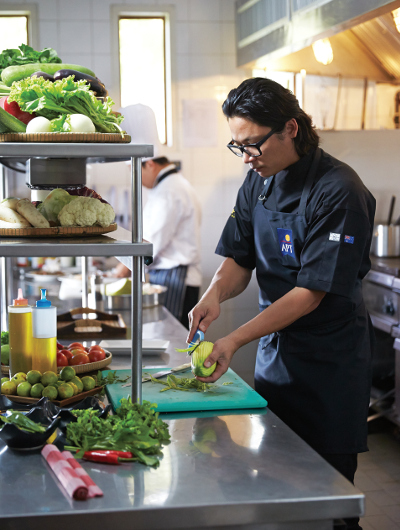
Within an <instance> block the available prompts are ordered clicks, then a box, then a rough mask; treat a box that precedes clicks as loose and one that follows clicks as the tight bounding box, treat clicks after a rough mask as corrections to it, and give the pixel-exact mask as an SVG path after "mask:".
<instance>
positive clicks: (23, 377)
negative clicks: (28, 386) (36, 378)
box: [11, 372, 26, 386]
mask: <svg viewBox="0 0 400 530" xmlns="http://www.w3.org/2000/svg"><path fill="white" fill-rule="evenodd" d="M11 380H12V381H14V383H15V384H16V386H18V385H19V384H20V383H23V382H24V381H26V374H24V372H18V373H17V374H14V375H13V377H12V378H11Z"/></svg>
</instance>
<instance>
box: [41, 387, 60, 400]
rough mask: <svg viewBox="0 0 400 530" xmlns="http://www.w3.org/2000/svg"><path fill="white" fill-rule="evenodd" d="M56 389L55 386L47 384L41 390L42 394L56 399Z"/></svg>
mask: <svg viewBox="0 0 400 530" xmlns="http://www.w3.org/2000/svg"><path fill="white" fill-rule="evenodd" d="M57 394H58V392H57V389H56V387H55V386H52V385H49V386H46V387H45V388H44V389H43V390H42V396H43V397H47V398H49V399H50V400H52V399H57Z"/></svg>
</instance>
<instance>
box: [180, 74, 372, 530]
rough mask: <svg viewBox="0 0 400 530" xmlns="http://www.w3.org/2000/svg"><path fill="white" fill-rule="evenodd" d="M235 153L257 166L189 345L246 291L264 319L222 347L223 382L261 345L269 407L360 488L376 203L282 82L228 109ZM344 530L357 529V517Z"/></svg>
mask: <svg viewBox="0 0 400 530" xmlns="http://www.w3.org/2000/svg"><path fill="white" fill-rule="evenodd" d="M222 109H223V112H224V114H225V116H226V117H227V119H228V124H229V128H230V130H231V134H232V141H231V142H230V143H229V144H228V148H229V149H230V150H231V151H232V152H233V153H234V154H236V155H237V156H239V157H242V158H243V162H244V163H245V164H249V167H250V170H249V172H248V174H247V176H246V179H245V181H244V183H243V185H242V187H241V188H240V190H239V193H238V196H237V200H236V204H235V207H234V209H233V211H232V213H231V215H230V217H229V219H228V221H227V223H226V226H225V228H224V230H223V233H222V236H221V239H220V241H219V243H218V246H217V249H216V253H217V254H220V255H222V256H224V257H225V260H224V261H223V263H222V265H221V266H220V267H219V269H218V270H217V272H216V273H215V276H214V278H213V280H212V282H211V284H210V287H209V288H208V290H207V291H206V292H205V294H204V296H203V297H202V299H201V300H200V302H199V303H198V304H197V305H196V306H195V308H194V309H193V310H192V311H191V313H190V315H189V318H190V321H191V328H190V332H189V337H188V341H190V340H191V339H192V337H193V335H194V333H195V331H196V329H197V328H199V329H200V330H202V331H203V332H205V331H206V330H207V328H208V326H209V325H210V324H211V322H212V321H213V320H215V319H216V318H218V316H219V314H220V304H221V303H222V302H224V301H225V300H227V299H229V298H232V297H234V296H237V295H238V294H240V293H241V292H242V291H243V290H244V289H245V288H246V287H247V285H248V283H249V281H250V278H251V275H252V270H253V269H255V271H256V275H257V281H258V284H259V288H260V293H259V308H260V313H259V315H257V316H256V317H255V318H253V319H252V320H250V321H249V322H247V323H245V324H244V325H242V326H241V327H239V328H238V329H236V330H234V331H232V333H230V334H229V335H227V336H226V337H223V338H221V339H219V340H217V341H216V342H215V345H214V349H213V352H212V353H211V355H210V356H209V357H208V359H207V360H206V361H205V363H204V364H205V366H210V365H211V364H212V363H214V362H217V368H216V370H215V372H214V374H213V375H212V376H210V377H208V378H198V379H200V380H202V381H205V382H214V381H216V380H217V379H218V378H219V377H220V376H221V375H222V374H223V373H225V372H226V370H227V369H228V366H229V363H230V361H231V359H232V357H233V355H234V353H235V352H236V351H237V350H238V349H239V348H240V347H241V346H243V345H244V344H247V343H249V342H250V341H253V340H255V339H260V341H259V346H258V351H257V360H256V367H255V388H256V390H257V392H259V393H260V394H261V395H262V396H263V397H264V398H265V399H266V400H267V401H268V404H269V408H270V409H271V410H272V411H273V412H274V413H276V414H277V416H279V417H280V418H281V419H282V420H283V421H284V422H285V423H286V424H287V425H289V426H290V427H291V428H292V429H293V430H294V431H295V432H296V433H297V434H299V435H300V436H301V437H302V438H303V439H304V440H305V441H306V442H307V443H308V444H309V445H310V446H312V447H313V448H314V449H315V450H316V451H318V452H319V453H320V454H321V455H322V456H323V457H324V458H325V459H326V460H327V461H328V462H330V463H331V464H332V465H333V466H334V467H335V468H336V469H338V470H339V471H340V472H341V473H342V474H343V475H344V476H346V477H347V478H348V479H349V480H350V481H351V482H353V481H354V473H355V471H356V468H357V453H359V452H363V451H367V450H368V449H367V415H368V408H369V397H370V385H371V351H372V348H373V330H372V326H371V322H370V318H369V315H368V313H367V310H366V308H365V305H364V302H363V298H362V292H361V280H362V278H363V277H364V276H365V275H366V273H367V272H368V270H369V268H370V260H369V249H370V244H371V237H372V229H373V221H374V213H375V199H374V198H373V196H372V195H371V193H370V192H369V191H368V190H367V189H366V187H365V186H364V185H363V183H362V181H361V180H360V178H359V177H358V175H357V174H356V173H355V171H354V170H353V169H351V168H350V167H349V166H348V165H346V164H344V163H343V162H341V161H339V160H337V159H335V158H333V157H332V156H330V155H329V154H328V153H325V152H324V151H323V150H322V149H320V148H319V147H318V144H319V137H318V135H317V133H316V131H315V129H314V127H313V125H312V122H311V118H310V117H309V116H308V115H307V114H305V112H304V111H303V110H302V109H301V108H300V106H299V104H298V101H297V99H296V98H295V96H294V95H293V94H292V93H291V92H290V91H289V90H287V89H285V88H283V87H282V86H281V85H279V84H278V83H275V82H274V81H271V80H269V79H264V78H252V79H248V80H246V81H244V82H243V83H242V84H241V85H240V86H239V87H237V88H236V89H233V90H231V91H230V93H229V95H228V97H227V99H226V101H225V102H224V104H223V107H222ZM347 528H348V529H350V528H351V529H352V528H360V527H359V525H358V519H351V520H350V519H349V520H348V521H347Z"/></svg>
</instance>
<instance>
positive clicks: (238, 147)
mask: <svg viewBox="0 0 400 530" xmlns="http://www.w3.org/2000/svg"><path fill="white" fill-rule="evenodd" d="M277 132H278V129H271V130H270V131H269V133H268V134H266V135H265V136H264V138H261V140H260V141H259V142H257V143H255V144H247V145H233V140H231V141H230V142H229V144H228V145H227V146H226V147H227V148H228V149H229V150H230V151H231V152H232V153H233V154H234V155H236V156H239V157H241V158H243V152H244V153H246V155H248V156H251V157H252V158H257V157H259V156H261V155H262V152H261V149H260V147H261V146H262V145H263V143H265V142H266V141H267V140H268V138H270V137H271V136H272V135H273V134H275V133H277ZM249 147H255V148H256V149H257V150H258V152H259V154H258V155H253V154H251V153H249V152H248V151H246V149H248V148H249ZM232 148H233V149H232ZM238 150H239V151H240V153H238Z"/></svg>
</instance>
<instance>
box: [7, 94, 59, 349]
mask: <svg viewBox="0 0 400 530" xmlns="http://www.w3.org/2000/svg"><path fill="white" fill-rule="evenodd" d="M0 106H1V103H0ZM63 349H64V346H63V345H62V344H61V342H58V341H57V350H63Z"/></svg>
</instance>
